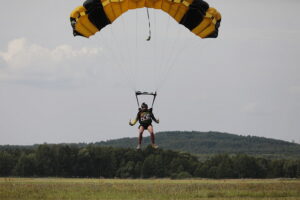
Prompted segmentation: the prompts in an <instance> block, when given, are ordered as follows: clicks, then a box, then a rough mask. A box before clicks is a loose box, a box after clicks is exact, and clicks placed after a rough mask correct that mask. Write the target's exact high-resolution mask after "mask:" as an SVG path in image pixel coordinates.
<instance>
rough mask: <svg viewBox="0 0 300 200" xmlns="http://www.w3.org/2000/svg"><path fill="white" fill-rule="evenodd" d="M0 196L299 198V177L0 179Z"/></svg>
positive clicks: (3, 199) (6, 198)
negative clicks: (234, 178)
mask: <svg viewBox="0 0 300 200" xmlns="http://www.w3.org/2000/svg"><path fill="white" fill-rule="evenodd" d="M0 199H1V200H19V199H24V200H27V199H39V200H42V199H53V200H54V199H55V200H64V199H68V200H69V199H76V200H77V199H78V200H87V199H88V200H93V199H111V200H126V199H133V200H134V199H139V200H160V199H163V200H164V199H170V200H177V199H212V200H221V199H227V200H228V199H266V200H267V199H268V200H275V199H293V200H296V199H300V179H266V180H258V179H245V180H208V179H199V180H169V179H148V180H144V179H137V180H124V179H122V180H120V179H60V178H0Z"/></svg>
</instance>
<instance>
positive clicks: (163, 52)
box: [156, 6, 172, 89]
mask: <svg viewBox="0 0 300 200" xmlns="http://www.w3.org/2000/svg"><path fill="white" fill-rule="evenodd" d="M171 7H172V6H170V7H169V9H168V12H167V13H169V11H170V9H171ZM166 23H167V24H166V25H165V26H164V27H165V29H164V30H165V31H164V32H165V35H163V34H162V42H161V44H163V45H162V47H161V53H160V58H159V63H158V69H159V72H162V71H163V70H164V67H165V66H163V65H162V63H163V60H164V58H165V57H166V56H167V55H168V54H167V52H166V50H167V49H166V46H167V44H168V39H169V37H168V34H169V25H170V16H167V22H166ZM161 69H162V70H161ZM157 77H158V78H157V81H156V83H158V82H160V81H161V79H162V78H163V76H162V73H160V74H158V75H157ZM157 88H158V86H156V89H157Z"/></svg>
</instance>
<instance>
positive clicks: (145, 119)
mask: <svg viewBox="0 0 300 200" xmlns="http://www.w3.org/2000/svg"><path fill="white" fill-rule="evenodd" d="M152 120H153V121H155V122H156V123H157V124H158V123H159V119H156V118H155V117H154V115H153V113H152V108H150V109H148V105H147V104H146V103H142V105H141V108H139V112H138V113H137V115H136V118H135V119H134V120H133V121H131V120H130V121H129V125H130V126H134V125H135V124H136V123H137V121H139V123H140V125H139V128H138V129H139V140H138V145H137V147H136V149H138V150H139V149H141V144H142V139H143V132H144V130H148V132H149V133H150V137H151V146H152V147H153V148H154V149H157V148H158V145H156V144H155V137H154V131H153V126H152Z"/></svg>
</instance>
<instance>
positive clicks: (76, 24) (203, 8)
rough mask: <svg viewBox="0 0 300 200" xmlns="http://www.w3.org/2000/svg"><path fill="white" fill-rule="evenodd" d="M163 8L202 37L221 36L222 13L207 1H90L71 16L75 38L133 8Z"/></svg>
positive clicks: (93, 32)
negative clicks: (219, 33)
mask: <svg viewBox="0 0 300 200" xmlns="http://www.w3.org/2000/svg"><path fill="white" fill-rule="evenodd" d="M143 7H146V8H154V9H161V10H163V11H164V12H166V13H167V14H169V15H170V16H171V17H173V18H174V19H175V20H176V21H177V22H178V23H180V24H182V25H183V26H185V27H186V28H188V29H189V30H190V31H192V32H193V33H194V34H196V35H198V36H199V37H201V38H216V37H218V28H219V26H220V22H221V14H220V13H219V12H218V11H217V10H216V9H215V8H211V7H209V5H208V4H207V3H206V2H205V1H203V0H86V1H85V2H84V4H83V6H79V7H77V8H76V9H75V10H73V12H72V13H71V16H70V19H71V25H72V27H73V34H74V36H77V35H80V36H84V37H90V36H92V35H94V34H95V33H96V32H98V31H100V30H101V29H102V28H104V27H105V26H106V25H108V24H111V23H112V22H113V21H114V20H116V19H117V18H118V17H119V16H120V15H122V14H123V13H124V12H126V11H128V10H130V9H137V8H143Z"/></svg>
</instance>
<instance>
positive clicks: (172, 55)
mask: <svg viewBox="0 0 300 200" xmlns="http://www.w3.org/2000/svg"><path fill="white" fill-rule="evenodd" d="M183 30H184V28H183V27H178V29H177V31H176V34H175V37H174V39H173V40H172V41H171V44H170V46H169V48H170V52H169V53H170V56H168V57H167V59H165V60H164V63H163V64H164V71H163V72H162V79H161V80H160V82H159V83H158V85H157V88H156V89H158V88H159V87H161V86H162V83H164V82H165V80H166V79H167V78H168V75H169V72H170V66H169V63H170V62H172V61H173V60H176V58H177V55H176V54H175V52H176V50H177V51H179V52H182V49H181V48H179V47H180V42H182V40H181V39H180V36H181V33H182V31H183ZM184 44H185V43H184ZM176 46H177V47H176Z"/></svg>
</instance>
